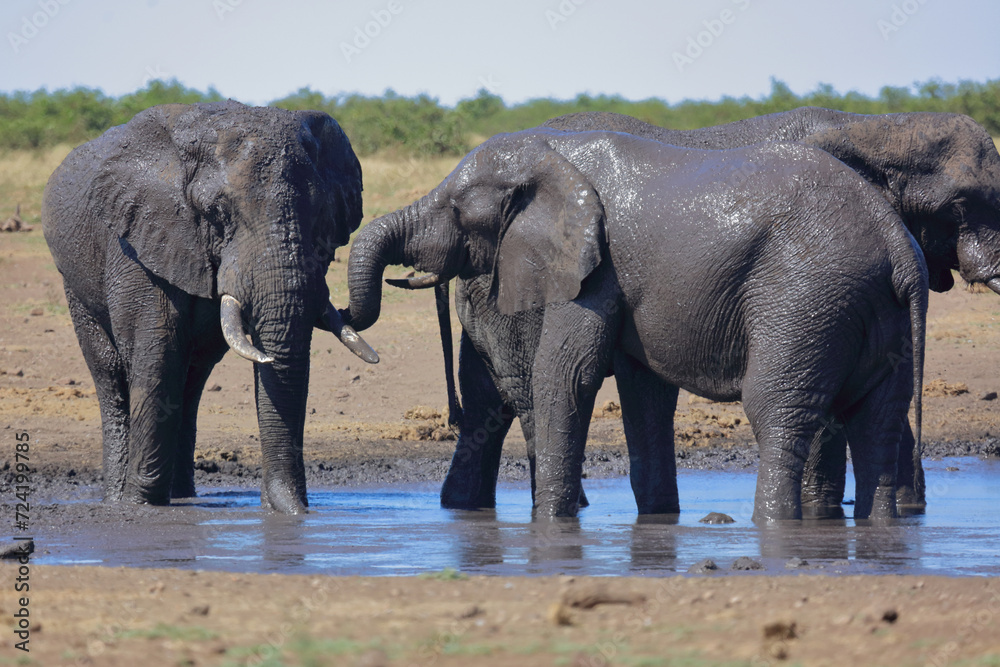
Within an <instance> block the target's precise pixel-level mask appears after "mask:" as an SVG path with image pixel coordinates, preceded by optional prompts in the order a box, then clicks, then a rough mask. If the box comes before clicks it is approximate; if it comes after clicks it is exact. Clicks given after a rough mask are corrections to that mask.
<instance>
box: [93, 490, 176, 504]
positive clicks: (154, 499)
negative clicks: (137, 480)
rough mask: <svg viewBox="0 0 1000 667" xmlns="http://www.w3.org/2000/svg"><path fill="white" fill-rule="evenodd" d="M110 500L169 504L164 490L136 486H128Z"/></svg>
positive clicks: (168, 498) (115, 501) (168, 495)
mask: <svg viewBox="0 0 1000 667" xmlns="http://www.w3.org/2000/svg"><path fill="white" fill-rule="evenodd" d="M105 500H107V498H105ZM111 502H113V503H131V504H134V505H169V504H170V494H169V493H166V492H164V491H149V490H145V489H139V488H136V487H128V488H126V489H125V491H124V493H122V494H121V495H120V496H118V498H115V499H111Z"/></svg>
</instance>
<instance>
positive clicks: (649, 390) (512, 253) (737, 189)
mask: <svg viewBox="0 0 1000 667" xmlns="http://www.w3.org/2000/svg"><path fill="white" fill-rule="evenodd" d="M390 264H403V265H405V266H412V267H414V268H415V269H417V270H420V271H424V272H428V273H429V274H430V276H432V277H431V278H429V279H427V280H426V281H425V282H426V283H428V284H434V283H442V282H445V281H447V280H450V279H451V278H455V277H457V278H459V279H461V280H463V281H467V282H468V281H473V280H476V279H478V280H479V281H480V282H477V283H476V287H477V288H482V289H483V290H486V291H487V292H488V294H487V296H486V297H485V298H486V300H487V302H488V303H490V304H491V305H492V307H493V308H495V309H496V311H497V312H499V313H501V314H503V315H505V316H508V317H517V316H519V315H524V316H526V317H529V318H530V317H533V316H535V315H537V313H539V312H541V313H542V325H541V328H540V334H539V339H538V341H537V345H535V347H534V348H533V349H524V350H521V351H517V350H514V351H512V352H511V354H516V353H518V352H521V353H523V354H525V355H527V356H529V357H533V363H532V373H531V376H530V382H531V396H532V410H533V415H534V423H533V428H534V433H533V436H534V440H535V442H536V445H535V447H536V464H535V471H534V473H535V474H534V477H535V512H536V516H538V517H560V516H573V515H575V514H576V513H577V511H578V509H579V500H580V479H581V473H582V463H583V454H584V444H585V441H586V435H587V429H588V426H589V420H590V414H591V411H592V410H593V403H594V398H595V396H596V393H597V390H598V389H599V387H600V385H601V382H602V381H603V379H604V377H605V376H606V375H607V373H608V371H609V370H610V369H611V367H612V364H614V368H615V372H618V371H619V370H620V369H621V370H622V371H623V372H626V373H627V375H628V378H627V380H626V381H620V382H619V384H620V386H623V387H629V388H631V389H629V390H628V391H625V392H622V395H621V401H622V411H623V415H628V416H627V417H626V418H625V422H626V435H627V439H628V447H629V456H630V459H631V460H632V462H633V466H634V467H635V464H636V463H638V464H639V466H638V467H643V463H644V462H645V461H647V460H652V461H656V460H660V461H666V460H671V461H672V459H673V450H672V438H670V439H667V438H649V439H646V438H643V437H637V436H639V435H641V434H642V433H644V432H645V430H646V429H647V427H648V423H647V422H646V418H647V415H651V414H653V413H656V415H655V417H653V421H655V422H656V424H657V425H662V424H663V423H668V424H669V425H670V426H671V428H672V419H670V418H669V416H670V415H672V413H673V407H674V405H675V404H676V399H677V392H678V389H679V388H684V389H687V390H688V391H691V392H693V393H696V394H699V395H702V396H706V397H708V398H711V399H714V400H735V399H741V400H742V401H743V403H744V408H745V410H746V412H747V416H748V418H749V420H750V423H751V426H752V428H753V431H754V435H755V437H756V439H757V441H758V443H759V447H760V457H761V463H760V469H759V472H758V483H757V491H756V494H755V507H754V515H753V518H754V520H755V521H757V522H765V523H766V522H771V521H776V520H782V519H797V518H801V516H802V508H801V482H802V475H803V470H804V466H805V463H806V458H807V456H808V453H809V449H810V444H811V442H812V441H813V440H814V439H815V438H817V437H818V436H819V435H820V434H821V433H822V432H823V430H824V427H825V425H826V424H827V423H829V422H830V421H831V420H834V419H835V420H837V421H838V422H839V423H842V424H843V425H844V429H845V431H846V433H847V436H848V441H849V442H850V443H851V447H852V453H853V455H854V458H855V461H856V463H857V470H856V479H857V500H856V504H855V516H856V517H857V518H867V517H874V518H882V517H889V516H894V515H895V484H896V455H897V447H898V442H899V439H900V437H901V433H902V430H903V425H904V422H905V421H906V419H907V414H908V411H909V404H910V401H911V399H912V398H914V391H913V387H914V386H920V384H921V377H922V372H923V337H924V318H925V314H926V304H927V288H928V280H929V279H928V273H927V267H926V264H925V262H924V257H923V254H922V253H921V252H920V248H919V246H918V245H917V244H916V241H915V240H914V238H913V236H911V235H910V233H909V232H908V231H907V230H906V228H905V227H904V226H903V224H902V221H901V220H900V218H899V216H898V214H896V212H895V211H894V210H893V208H892V207H891V206H890V205H889V203H888V202H887V201H886V200H885V199H884V198H883V197H882V196H881V195H880V193H879V192H878V191H877V190H875V189H874V188H872V187H871V186H870V185H869V184H868V183H867V181H865V180H864V179H863V178H861V177H860V176H859V175H858V174H857V173H856V172H855V171H853V170H852V169H850V168H849V167H847V166H846V165H845V164H844V163H842V162H840V161H839V160H837V159H835V158H833V157H832V156H831V155H829V154H828V153H826V152H824V151H822V150H819V149H816V148H812V147H809V146H804V145H800V144H788V143H765V144H758V145H755V146H750V147H745V148H736V149H728V150H698V149H686V148H679V147H675V146H670V145H667V144H663V143H661V142H657V141H653V140H649V139H644V138H641V137H637V136H634V135H630V134H625V133H617V132H560V131H555V130H551V129H538V130H527V131H522V132H519V133H514V134H509V135H498V136H496V137H493V138H491V139H489V140H487V141H486V142H484V143H483V144H481V145H480V146H479V147H478V148H476V149H475V150H473V151H472V152H471V153H470V154H469V155H467V156H466V157H465V158H464V159H463V160H462V161H461V162H460V163H459V165H458V166H457V167H456V168H455V170H454V171H453V172H452V173H451V174H449V175H448V176H447V177H446V178H445V180H444V181H443V182H442V183H441V184H440V185H438V186H437V187H436V188H434V189H433V190H432V191H431V192H430V193H428V194H427V195H426V196H424V197H423V198H421V199H419V200H417V201H415V202H413V203H411V204H410V205H408V206H406V207H404V208H402V209H400V210H398V211H395V212H393V213H390V214H388V215H386V216H383V217H382V218H379V219H378V220H375V221H373V222H372V223H370V224H369V225H367V226H366V227H365V228H364V229H363V230H362V231H361V232H360V233H359V235H358V236H357V238H356V239H355V242H354V244H353V246H352V249H351V254H350V258H349V264H348V287H349V291H350V304H349V307H348V309H347V310H346V311H345V312H344V320H345V322H347V323H348V324H350V325H351V326H353V327H355V328H356V329H357V330H359V331H363V330H364V329H366V328H367V327H369V326H371V324H373V323H374V322H375V321H376V319H377V318H378V315H379V312H380V306H381V304H380V301H381V282H380V281H381V277H382V274H383V272H384V269H385V267H386V266H388V265H390ZM993 275H997V274H993ZM992 277H993V276H992V275H991V276H989V278H992ZM989 278H987V279H989ZM904 361H905V362H906V363H903V362H904ZM620 380H621V379H620ZM914 402H915V407H916V414H917V431H916V437H917V439H918V441H919V437H920V432H919V423H920V396H919V392H918V393H917V394H916V397H915V400H914ZM650 448H669V450H670V451H669V452H667V453H666V454H657V453H652V452H649V451H646V450H647V449H650ZM645 478H646V479H647V481H646V482H645V484H644V488H643V489H640V491H642V493H637V504H639V505H640V510H642V509H643V507H642V504H641V503H643V502H648V503H649V505H648V506H647V508H646V509H651V510H652V511H663V510H661V509H660V508H659V507H657V505H663V506H669V505H676V479H675V475H674V471H673V470H667V469H659V470H655V471H647V472H646V474H645ZM634 482H635V480H634V479H633V489H634V490H635V483H634ZM671 484H673V489H671V488H670V485H671ZM671 494H672V495H673V498H670V497H669V495H671ZM669 509H673V508H672V507H670V508H669Z"/></svg>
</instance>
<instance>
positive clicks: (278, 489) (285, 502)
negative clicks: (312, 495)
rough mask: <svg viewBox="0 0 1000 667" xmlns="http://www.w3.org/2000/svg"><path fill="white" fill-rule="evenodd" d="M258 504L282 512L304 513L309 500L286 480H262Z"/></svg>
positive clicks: (306, 510)
mask: <svg viewBox="0 0 1000 667" xmlns="http://www.w3.org/2000/svg"><path fill="white" fill-rule="evenodd" d="M260 506H261V507H263V508H264V509H269V510H274V511H275V512H281V513H282V514H306V513H307V512H308V511H309V510H308V509H307V508H308V507H309V501H308V500H307V499H306V497H305V494H304V493H303V494H299V493H297V492H296V491H295V490H294V489H293V488H292V487H291V486H290V485H289V484H288V483H287V482H283V481H281V480H264V483H263V484H262V485H261V488H260Z"/></svg>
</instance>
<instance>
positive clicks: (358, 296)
mask: <svg viewBox="0 0 1000 667" xmlns="http://www.w3.org/2000/svg"><path fill="white" fill-rule="evenodd" d="M425 199H426V198H425ZM423 208H424V199H421V200H418V201H416V202H413V203H412V204H410V205H409V206H407V207H405V208H402V209H399V210H398V211H394V212H392V213H389V214H387V215H384V216H382V217H381V218H379V219H377V220H374V221H372V222H371V223H369V224H368V225H367V226H365V228H364V229H362V230H361V232H360V233H359V234H358V236H357V238H356V239H355V240H354V245H353V246H351V255H350V259H349V260H348V265H347V287H348V290H349V291H350V295H351V297H350V305H349V306H348V308H347V310H346V311H344V321H345V322H346V323H347V324H349V325H351V326H352V327H354V328H355V329H356V330H358V331H364V330H365V329H367V328H368V327H370V326H372V325H373V324H375V321H376V320H378V316H379V313H380V311H381V305H382V273H383V272H384V271H385V267H386V266H389V265H390V264H404V265H408V266H409V265H412V259H411V258H410V256H409V253H408V252H407V245H408V244H409V243H410V240H411V238H412V237H413V236H414V227H415V226H416V225H418V224H421V223H420V220H421V216H420V213H421V210H422V209H423Z"/></svg>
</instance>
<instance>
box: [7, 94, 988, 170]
mask: <svg viewBox="0 0 1000 667" xmlns="http://www.w3.org/2000/svg"><path fill="white" fill-rule="evenodd" d="M222 99H224V98H223V97H222V95H220V94H219V93H218V91H216V90H214V89H210V90H209V91H208V92H201V91H198V90H194V89H192V88H186V87H185V86H183V85H181V84H180V83H179V82H177V81H169V82H164V81H153V82H151V83H150V84H149V85H147V86H146V87H144V88H142V89H140V90H137V91H135V92H134V93H130V94H128V95H123V96H121V97H118V98H114V97H109V96H107V95H105V94H104V93H102V92H101V91H100V90H96V89H93V88H74V89H72V90H57V91H54V92H48V91H47V90H45V89H40V90H37V91H35V92H24V91H19V92H14V93H3V94H0V150H2V149H34V148H45V147H48V146H53V145H56V144H60V143H71V144H78V143H82V142H84V141H87V140H89V139H93V138H94V137H96V136H98V135H99V134H100V133H101V132H104V131H105V130H106V129H108V128H109V127H111V126H112V125H119V124H121V123H125V122H127V121H128V120H129V119H130V118H132V116H134V115H135V114H136V113H138V112H140V111H142V110H143V109H146V108H148V107H150V106H153V105H155V104H165V103H168V102H184V103H191V102H211V101H217V100H222ZM271 105H272V106H276V107H281V108H284V109H318V110H321V111H325V112H327V113H329V114H330V115H331V116H333V117H334V118H336V119H337V121H338V122H339V123H340V124H341V126H342V127H343V128H344V131H345V132H346V133H347V135H348V136H349V137H350V138H351V144H352V145H353V146H354V150H355V151H357V152H358V153H359V154H361V155H368V154H371V153H375V152H381V151H389V152H395V153H398V154H401V155H407V156H433V155H461V154H463V153H465V152H466V151H468V150H469V148H470V147H471V146H472V144H473V143H475V142H476V141H478V140H480V139H482V138H485V137H489V136H492V135H494V134H497V133H499V132H514V131H517V130H522V129H525V128H529V127H535V126H537V125H540V124H542V123H544V122H545V121H546V120H548V119H549V118H552V117H554V116H559V115H562V114H566V113H573V112H580V111H614V112H617V113H625V114H629V115H631V116H636V117H637V118H640V119H641V120H644V121H646V122H648V123H653V124H655V125H661V126H663V127H670V128H674V129H692V128H697V127H705V126H707V125H717V124H720V123H729V122H732V121H736V120H741V119H744V118H750V117H753V116H759V115H761V114H766V113H773V112H777V111H787V110H788V109H793V108H795V107H799V106H803V105H812V106H822V107H828V108H831V109H839V110H841V111H850V112H855V113H895V112H903V111H952V112H958V113H964V114H968V115H969V116H972V117H973V118H974V119H976V120H977V121H978V122H979V123H981V124H982V125H983V126H984V127H985V128H986V129H987V130H988V131H989V132H990V133H991V134H993V135H994V136H996V135H1000V79H998V80H993V81H986V82H985V83H978V82H974V81H960V82H959V83H957V84H954V83H946V82H943V81H941V80H938V79H932V80H930V81H927V82H924V83H921V84H917V85H915V86H913V87H912V88H906V87H893V86H886V87H884V88H883V89H882V90H881V91H879V94H878V95H877V96H876V97H867V96H865V95H861V94H859V93H856V92H848V93H844V94H841V93H838V92H837V91H836V90H834V89H833V87H832V86H830V85H828V84H821V85H820V86H819V87H818V88H817V89H816V90H815V91H813V92H810V93H807V94H805V95H802V96H798V95H796V94H795V93H793V92H792V91H791V90H790V89H789V88H788V86H787V85H785V84H784V83H782V82H781V81H777V80H772V82H771V92H770V93H769V94H768V95H767V96H766V97H762V98H760V99H752V98H749V97H741V98H733V97H724V98H722V99H721V100H718V101H711V102H709V101H696V100H683V101H681V102H677V103H675V104H668V103H667V102H665V101H664V100H661V99H655V98H651V99H647V100H639V101H635V102H632V101H629V100H626V99H624V98H621V97H617V96H607V95H599V96H596V97H593V96H590V95H579V96H577V97H576V99H573V100H553V99H534V100H528V101H527V102H523V103H521V104H515V105H510V106H508V105H506V104H504V101H503V100H502V99H500V98H499V97H497V96H496V95H493V94H491V93H490V92H488V91H487V90H480V91H479V92H478V93H477V95H476V96H475V97H472V98H469V99H464V100H461V101H460V102H459V103H458V104H457V105H456V106H455V108H454V109H452V108H449V107H445V106H442V105H441V104H440V103H439V102H438V101H437V100H436V99H434V98H431V97H428V96H427V95H418V96H416V97H403V96H400V95H397V94H396V93H394V92H392V91H391V90H388V91H386V92H385V93H384V94H383V95H381V96H380V97H365V96H363V95H341V96H336V97H327V96H325V95H323V94H322V93H318V92H316V91H313V90H311V89H309V88H303V89H301V90H299V91H297V92H295V93H293V94H291V95H289V96H287V97H284V98H282V99H279V100H275V101H274V102H272V103H271Z"/></svg>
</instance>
